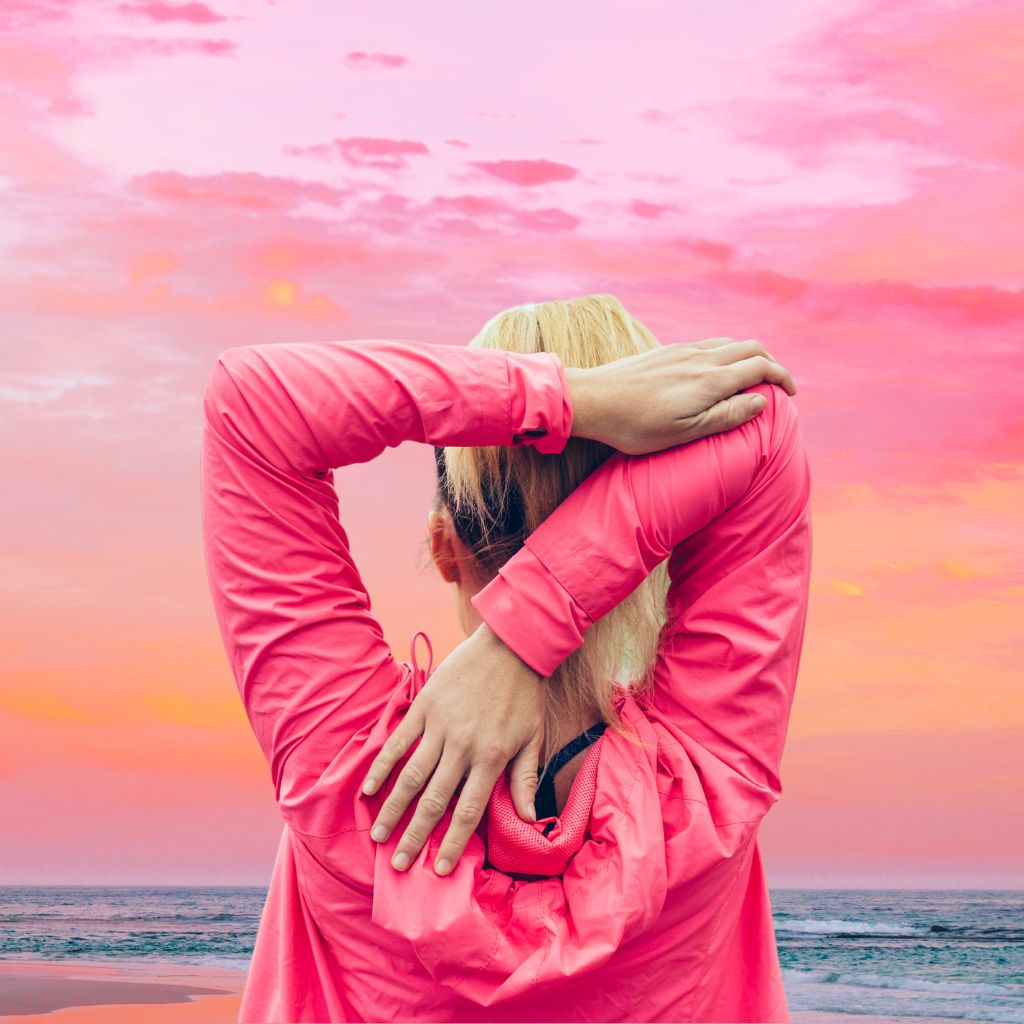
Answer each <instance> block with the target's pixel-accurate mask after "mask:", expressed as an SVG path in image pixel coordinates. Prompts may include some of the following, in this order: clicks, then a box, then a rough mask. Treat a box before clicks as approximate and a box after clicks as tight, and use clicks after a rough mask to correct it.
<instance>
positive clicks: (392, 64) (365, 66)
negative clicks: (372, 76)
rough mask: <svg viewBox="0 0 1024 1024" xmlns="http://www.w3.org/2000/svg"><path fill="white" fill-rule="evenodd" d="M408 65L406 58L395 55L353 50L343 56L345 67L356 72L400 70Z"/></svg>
mask: <svg viewBox="0 0 1024 1024" xmlns="http://www.w3.org/2000/svg"><path fill="white" fill-rule="evenodd" d="M408 63H409V58H408V57H402V56H400V55H398V54H395V53H364V52H363V51H362V50H355V51H353V52H352V53H346V54H345V66H346V67H350V68H355V69H356V70H357V71H370V70H373V69H375V68H389V69H390V68H401V67H405V65H406V64H408Z"/></svg>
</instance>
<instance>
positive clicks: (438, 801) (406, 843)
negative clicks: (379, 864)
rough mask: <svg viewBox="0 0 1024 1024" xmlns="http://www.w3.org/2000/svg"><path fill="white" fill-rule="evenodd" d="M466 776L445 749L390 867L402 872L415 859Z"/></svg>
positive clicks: (452, 754)
mask: <svg viewBox="0 0 1024 1024" xmlns="http://www.w3.org/2000/svg"><path fill="white" fill-rule="evenodd" d="M465 773H466V765H465V763H464V762H463V761H462V760H461V759H460V758H459V757H457V756H456V754H455V753H454V748H452V747H446V748H445V752H444V753H442V755H441V762H440V764H438V766H437V770H436V771H435V772H434V774H433V777H432V778H431V780H430V784H429V785H428V786H427V788H426V789H425V790H424V791H423V795H422V796H421V797H420V798H419V801H418V802H417V804H416V812H415V813H414V814H413V816H412V821H410V822H409V826H408V828H406V830H405V832H403V833H402V838H401V839H400V840H399V841H398V845H397V846H396V847H395V855H394V856H393V857H392V858H391V866H392V867H394V868H396V869H397V870H398V871H404V870H405V869H406V868H407V867H408V866H409V865H410V864H411V863H412V862H413V861H414V860H415V859H416V854H418V853H419V852H420V850H422V849H423V844H424V843H425V842H426V841H427V837H428V836H429V835H430V833H431V832H433V831H434V827H435V826H436V825H437V823H438V822H439V821H440V820H441V819H442V818H443V817H444V812H445V811H447V810H448V805H449V804H450V803H451V802H452V796H453V795H454V794H455V790H457V789H458V788H459V783H461V782H462V777H463V775H465Z"/></svg>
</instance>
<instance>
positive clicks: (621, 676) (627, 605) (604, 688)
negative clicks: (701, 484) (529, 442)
mask: <svg viewBox="0 0 1024 1024" xmlns="http://www.w3.org/2000/svg"><path fill="white" fill-rule="evenodd" d="M659 344H660V343H659V342H658V340H657V338H655V336H654V335H653V334H652V333H651V332H650V331H649V330H648V329H647V328H646V327H645V326H644V325H643V324H642V323H640V321H639V320H637V319H636V318H635V317H633V316H632V315H631V314H630V313H628V312H627V311H626V309H625V308H624V307H623V305H622V303H620V302H619V300H618V299H616V298H615V297H614V296H613V295H604V294H599V295H584V296H581V297H578V298H573V299H564V300H563V299H558V300H551V301H548V302H537V303H530V304H527V305H522V306H514V307H512V308H511V309H506V310H504V311H503V312H501V313H498V314H497V315H496V316H494V317H492V318H491V319H490V320H488V321H487V323H486V324H485V325H484V327H483V329H482V330H481V331H480V332H479V334H477V335H476V337H475V338H473V339H472V341H470V342H469V345H470V347H473V348H497V349H505V350H506V351H509V352H519V353H523V354H529V353H535V352H554V353H555V354H556V355H557V356H558V357H559V359H560V360H561V362H562V364H563V365H564V366H566V367H579V368H588V367H594V366H600V365H603V364H604V363H610V362H613V361H614V360H616V359H622V358H624V357H626V356H631V355H636V354H637V353H639V352H646V351H648V350H649V349H652V348H656V347H657V346H658V345H659ZM614 451H615V449H614V448H611V447H609V446H608V445H605V444H602V443H600V442H598V441H593V440H590V439H588V438H580V437H571V438H569V441H568V442H567V444H566V446H565V449H564V450H563V451H562V452H561V453H560V454H557V455H543V454H541V453H540V452H538V451H536V450H535V449H534V448H532V447H530V446H522V447H515V448H512V447H500V446H499V447H468V448H465V447H446V448H437V449H435V456H436V462H437V472H438V487H437V491H436V494H435V508H436V509H437V511H439V512H440V511H441V510H442V507H447V508H448V510H449V512H450V513H451V515H452V519H453V521H454V523H455V526H456V532H457V533H458V535H459V538H460V540H461V541H462V542H463V543H464V544H465V545H466V547H467V548H468V549H469V550H470V552H471V553H472V554H473V556H474V562H475V567H476V569H477V571H478V574H479V576H480V577H481V579H483V580H485V581H488V580H490V579H493V578H494V576H495V575H497V572H498V569H499V568H500V567H501V566H502V565H504V563H505V562H506V561H507V560H508V559H509V558H511V557H512V556H513V555H514V554H515V553H516V552H517V551H518V550H519V549H520V548H521V547H522V546H523V542H524V540H525V539H526V537H527V536H529V534H531V533H532V532H533V531H534V530H535V529H536V528H537V527H538V526H540V524H541V523H543V522H544V520H545V519H547V517H548V516H549V515H550V514H551V513H552V512H553V511H554V510H555V508H557V507H558V505H560V504H561V503H562V501H563V500H564V499H565V498H566V497H568V495H569V494H571V493H572V491H573V490H575V489H576V487H578V486H579V484H580V483H582V482H583V480H584V479H586V477H588V476H589V475H590V474H591V473H592V472H593V471H594V470H595V469H597V467H598V466H600V465H601V463H603V462H604V461H605V460H606V459H607V458H608V457H609V456H611V455H612V454H613V453H614ZM594 557H595V559H598V560H599V559H600V553H599V552H595V555H594ZM668 585H669V577H668V570H667V560H666V561H664V562H662V563H661V564H660V565H658V566H657V567H656V568H655V570H654V572H652V573H651V574H650V575H649V576H648V577H647V578H646V579H645V580H644V581H643V582H642V583H641V584H640V586H639V587H638V588H637V589H636V590H635V591H633V593H632V594H630V595H629V596H628V597H626V598H625V599H624V600H622V601H621V602H620V603H619V604H618V605H616V606H615V607H614V608H613V609H612V610H611V611H609V612H608V613H607V614H606V615H604V616H603V617H602V618H600V619H599V620H597V621H596V622H595V623H594V624H593V626H591V627H590V629H589V630H587V632H586V634H585V638H584V642H583V646H582V647H581V648H580V649H579V650H577V651H575V652H574V653H573V654H571V655H570V656H569V657H568V658H567V659H566V660H565V661H564V662H563V663H562V664H561V665H560V666H559V667H558V668H557V669H555V671H554V673H553V674H552V675H551V676H550V677H549V678H548V679H547V681H546V683H545V685H546V687H547V691H548V692H547V706H546V711H545V720H544V744H543V748H542V756H541V763H542V764H543V765H547V763H548V762H549V761H550V759H551V757H552V756H553V755H554V753H555V751H556V749H557V748H556V746H555V738H556V735H557V732H556V729H557V725H558V723H559V722H560V721H563V720H569V721H581V720H583V719H584V717H585V716H587V715H590V714H593V713H595V712H596V713H598V714H600V716H601V718H602V719H603V720H604V721H605V722H606V723H608V726H609V727H610V728H612V729H615V730H616V732H619V733H620V734H622V735H623V736H625V737H626V738H628V739H630V740H631V741H632V742H637V740H636V739H634V737H632V736H631V735H630V730H627V729H625V728H624V727H623V720H622V719H621V717H620V716H619V714H618V712H617V710H616V708H615V698H616V696H617V695H618V694H619V692H620V690H621V687H623V686H625V687H627V688H628V689H629V691H630V692H631V693H633V694H634V695H639V694H642V693H644V692H646V691H648V690H649V689H650V686H651V683H652V679H653V670H654V667H655V664H656V658H657V650H658V644H659V640H660V636H661V631H662V629H663V627H664V625H665V597H666V594H667V592H668Z"/></svg>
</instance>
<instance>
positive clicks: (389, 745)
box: [363, 707, 424, 796]
mask: <svg viewBox="0 0 1024 1024" xmlns="http://www.w3.org/2000/svg"><path fill="white" fill-rule="evenodd" d="M423 726H424V719H423V718H422V717H421V716H420V715H418V714H416V713H415V712H414V711H413V710H412V708H411V707H410V709H409V710H408V711H407V712H406V714H405V718H403V719H402V722H401V724H400V725H399V726H398V728H397V729H395V731H394V732H392V733H391V735H390V736H389V737H388V738H387V739H386V740H385V741H384V745H383V746H382V747H381V750H380V753H379V754H378V755H377V756H376V757H375V758H374V759H373V763H372V764H371V765H370V770H369V771H368V772H367V773H366V778H365V779H364V780H363V792H364V793H365V794H366V795H367V796H370V795H371V794H373V793H376V792H377V790H378V789H380V787H381V785H383V783H384V780H385V779H386V778H387V777H388V776H389V775H390V774H391V769H392V768H394V767H395V765H396V764H398V762H399V761H401V760H402V758H403V757H405V755H406V752H407V751H408V749H409V748H410V747H411V746H412V745H413V744H414V743H415V742H416V740H417V739H418V738H419V737H420V736H421V735H422V734H423Z"/></svg>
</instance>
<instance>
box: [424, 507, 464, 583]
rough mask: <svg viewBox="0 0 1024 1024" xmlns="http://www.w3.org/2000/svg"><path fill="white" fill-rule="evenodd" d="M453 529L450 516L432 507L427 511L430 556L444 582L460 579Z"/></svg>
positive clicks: (458, 580) (454, 581)
mask: <svg viewBox="0 0 1024 1024" xmlns="http://www.w3.org/2000/svg"><path fill="white" fill-rule="evenodd" d="M453 531H454V524H453V523H452V521H451V517H450V516H448V515H445V514H444V513H443V512H438V511H437V510H436V509H433V508H432V509H431V510H430V511H429V512H428V513H427V533H428V535H429V536H430V557H431V558H432V559H433V561H434V564H435V565H436V566H437V571H438V572H439V573H440V574H441V578H442V579H443V580H444V581H445V583H459V582H460V581H461V579H462V576H461V573H460V572H459V559H458V555H457V554H456V551H455V542H454V534H453Z"/></svg>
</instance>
